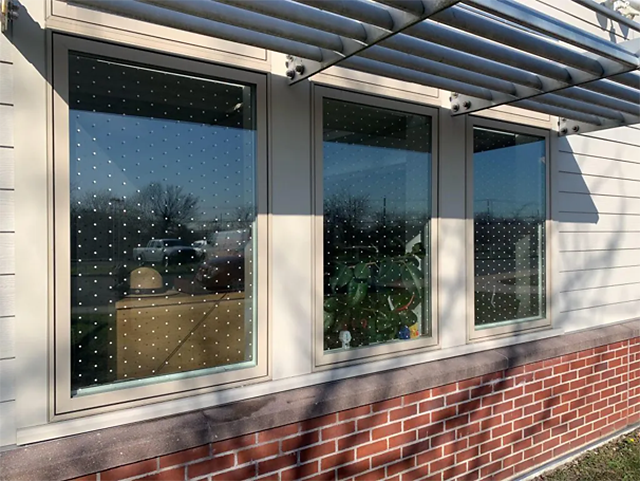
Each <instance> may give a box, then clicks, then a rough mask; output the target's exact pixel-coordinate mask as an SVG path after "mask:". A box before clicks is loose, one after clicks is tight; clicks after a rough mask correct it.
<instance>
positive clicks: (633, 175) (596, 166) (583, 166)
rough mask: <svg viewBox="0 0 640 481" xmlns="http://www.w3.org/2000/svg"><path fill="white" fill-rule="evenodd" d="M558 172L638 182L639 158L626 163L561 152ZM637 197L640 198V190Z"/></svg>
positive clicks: (639, 177)
mask: <svg viewBox="0 0 640 481" xmlns="http://www.w3.org/2000/svg"><path fill="white" fill-rule="evenodd" d="M558 170H559V171H560V172H572V173H576V174H587V175H599V176H605V177H618V178H625V179H634V180H640V157H639V158H638V159H637V162H628V161H620V160H611V159H605V158H602V157H590V156H586V155H582V154H568V153H566V152H563V153H561V154H559V155H558ZM638 196H639V197H640V189H639V192H638Z"/></svg>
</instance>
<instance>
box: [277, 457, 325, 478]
mask: <svg viewBox="0 0 640 481" xmlns="http://www.w3.org/2000/svg"><path fill="white" fill-rule="evenodd" d="M319 467H320V463H319V462H318V461H313V462H311V463H307V464H301V465H300V466H294V467H293V468H290V469H285V470H284V471H282V473H281V474H280V479H281V480H283V481H296V480H298V479H301V478H306V477H307V476H311V475H313V474H316V473H317V472H318V471H319Z"/></svg>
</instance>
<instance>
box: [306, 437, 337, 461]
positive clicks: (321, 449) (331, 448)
mask: <svg viewBox="0 0 640 481" xmlns="http://www.w3.org/2000/svg"><path fill="white" fill-rule="evenodd" d="M335 451H336V442H335V441H329V442H326V443H323V444H317V445H315V446H310V447H308V448H306V449H303V450H302V451H300V462H302V463H306V462H307V461H311V460H312V459H316V458H320V457H322V456H326V455H327V454H331V453H334V452H335Z"/></svg>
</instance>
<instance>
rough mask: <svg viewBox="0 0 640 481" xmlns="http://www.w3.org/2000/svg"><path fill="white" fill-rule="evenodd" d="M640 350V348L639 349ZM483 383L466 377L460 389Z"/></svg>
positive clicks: (478, 379)
mask: <svg viewBox="0 0 640 481" xmlns="http://www.w3.org/2000/svg"><path fill="white" fill-rule="evenodd" d="M639 352H640V349H639ZM481 383H482V378H481V377H472V378H471V379H465V380H464V381H458V389H460V390H462V389H469V388H470V387H475V386H479V385H480V384H481Z"/></svg>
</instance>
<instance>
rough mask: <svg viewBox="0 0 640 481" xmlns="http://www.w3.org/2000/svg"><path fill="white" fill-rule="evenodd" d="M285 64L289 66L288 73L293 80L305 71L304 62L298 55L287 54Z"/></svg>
mask: <svg viewBox="0 0 640 481" xmlns="http://www.w3.org/2000/svg"><path fill="white" fill-rule="evenodd" d="M284 65H285V67H286V68H287V72H286V75H287V77H289V78H290V79H291V80H293V79H294V78H295V77H296V75H302V74H303V73H304V64H303V63H302V60H301V59H300V58H298V57H294V56H292V55H287V60H286V61H285V63H284Z"/></svg>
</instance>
